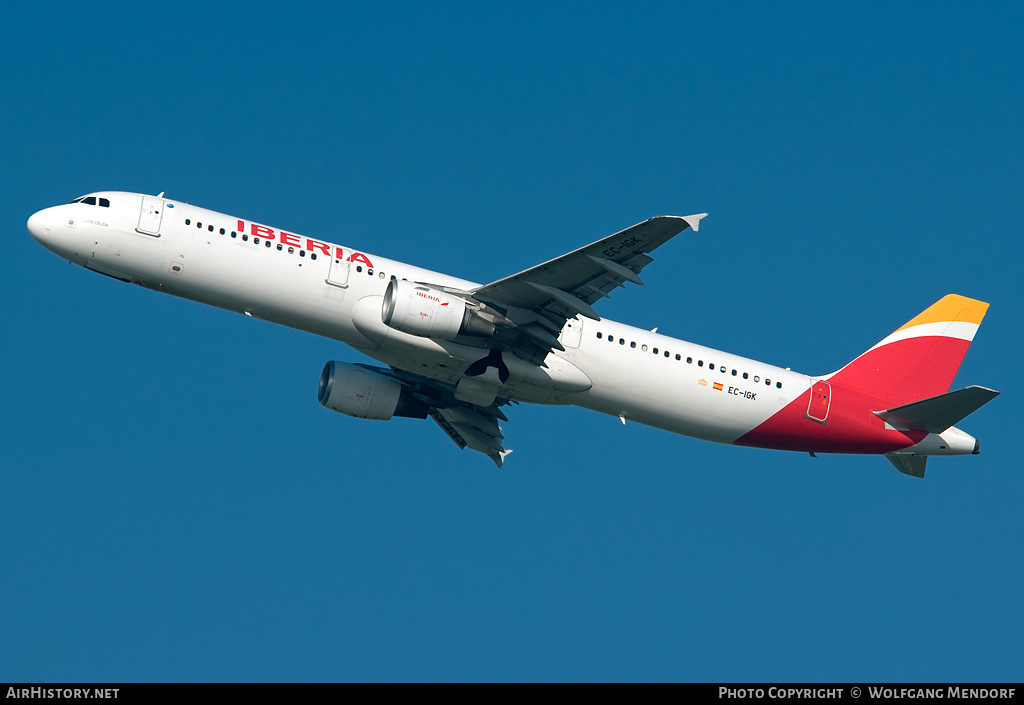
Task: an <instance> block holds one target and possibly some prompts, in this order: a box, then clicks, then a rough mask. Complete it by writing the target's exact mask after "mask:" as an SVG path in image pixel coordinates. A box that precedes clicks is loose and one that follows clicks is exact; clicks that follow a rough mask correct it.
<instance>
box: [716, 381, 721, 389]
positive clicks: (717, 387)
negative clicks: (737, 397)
mask: <svg viewBox="0 0 1024 705" xmlns="http://www.w3.org/2000/svg"><path fill="white" fill-rule="evenodd" d="M715 389H717V390H718V391H722V383H721V382H715Z"/></svg>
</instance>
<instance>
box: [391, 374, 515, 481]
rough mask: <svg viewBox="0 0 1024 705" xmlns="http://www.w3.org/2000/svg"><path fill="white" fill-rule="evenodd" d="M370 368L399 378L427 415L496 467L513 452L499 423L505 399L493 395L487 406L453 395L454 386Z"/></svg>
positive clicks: (459, 444)
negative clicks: (425, 410) (505, 441)
mask: <svg viewBox="0 0 1024 705" xmlns="http://www.w3.org/2000/svg"><path fill="white" fill-rule="evenodd" d="M373 369H375V370H376V371H378V372H380V373H381V374H384V375H386V376H389V377H391V378H393V379H395V380H397V381H399V382H401V383H402V384H403V385H404V386H405V388H406V391H408V392H409V393H410V394H411V395H412V396H413V397H414V398H416V399H417V400H418V401H420V402H422V403H423V404H424V405H425V406H426V408H427V412H426V413H427V415H428V416H430V418H432V419H434V421H435V422H436V423H437V425H438V426H440V427H441V430H442V431H444V432H445V433H446V434H448V437H449V438H451V439H452V440H453V441H454V442H455V445H457V446H458V447H459V448H466V447H469V449H470V450H475V451H477V452H478V453H483V454H484V455H486V456H488V457H489V458H490V459H491V460H493V461H494V463H495V465H497V466H498V467H499V468H500V467H501V466H502V464H503V463H504V462H505V456H506V455H508V454H509V453H511V452H512V451H511V450H505V446H504V443H503V441H504V439H505V435H504V434H503V433H502V432H501V426H499V425H498V421H499V419H500V420H501V421H508V417H507V416H505V414H504V413H503V412H502V411H501V407H502V406H504V405H505V404H509V403H511V402H509V401H508V400H507V399H496V400H495V401H494V403H492V404H491V405H490V406H481V405H478V404H473V403H471V402H467V401H461V400H459V399H456V398H455V388H454V387H452V386H450V385H445V384H443V383H440V382H437V381H435V380H431V379H427V378H426V377H421V376H419V375H416V374H412V373H411V372H406V371H404V370H400V369H397V368H394V367H393V368H391V369H390V370H385V369H382V368H373ZM420 418H422V416H421V417H420Z"/></svg>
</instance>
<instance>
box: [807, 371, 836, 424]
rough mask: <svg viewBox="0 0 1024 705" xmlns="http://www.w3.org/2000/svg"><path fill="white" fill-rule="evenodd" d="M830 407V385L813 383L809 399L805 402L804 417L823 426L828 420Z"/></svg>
mask: <svg viewBox="0 0 1024 705" xmlns="http://www.w3.org/2000/svg"><path fill="white" fill-rule="evenodd" d="M830 406H832V385H831V384H829V383H828V382H821V381H818V382H815V383H814V385H813V386H812V387H811V399H810V401H809V402H807V413H806V414H804V416H806V417H807V418H809V419H810V420H811V421H817V422H818V423H820V424H823V423H825V422H826V419H828V410H829V407H830Z"/></svg>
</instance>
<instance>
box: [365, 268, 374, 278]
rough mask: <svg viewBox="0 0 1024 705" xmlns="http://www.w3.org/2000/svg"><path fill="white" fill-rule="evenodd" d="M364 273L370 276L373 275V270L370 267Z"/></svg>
mask: <svg viewBox="0 0 1024 705" xmlns="http://www.w3.org/2000/svg"><path fill="white" fill-rule="evenodd" d="M366 273H367V274H369V275H370V276H371V277H372V276H373V270H372V269H367V270H366Z"/></svg>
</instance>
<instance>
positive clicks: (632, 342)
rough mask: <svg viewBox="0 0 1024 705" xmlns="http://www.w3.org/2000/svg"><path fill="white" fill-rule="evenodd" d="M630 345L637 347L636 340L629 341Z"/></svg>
mask: <svg viewBox="0 0 1024 705" xmlns="http://www.w3.org/2000/svg"><path fill="white" fill-rule="evenodd" d="M629 347H631V348H635V347H636V341H635V340H633V341H631V342H630V343H629Z"/></svg>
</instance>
